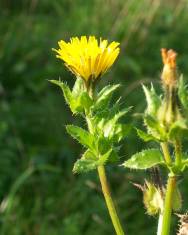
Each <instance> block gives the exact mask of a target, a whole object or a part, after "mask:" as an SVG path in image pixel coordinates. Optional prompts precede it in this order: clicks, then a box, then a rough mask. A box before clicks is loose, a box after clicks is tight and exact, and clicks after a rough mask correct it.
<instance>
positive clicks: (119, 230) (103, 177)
mask: <svg viewBox="0 0 188 235" xmlns="http://www.w3.org/2000/svg"><path fill="white" fill-rule="evenodd" d="M98 174H99V179H100V182H101V187H102V192H103V195H104V198H105V201H106V205H107V208H108V211H109V214H110V217H111V220H112V223H113V226H114V229H115V231H116V234H117V235H125V233H124V232H123V229H122V226H121V223H120V220H119V217H118V215H117V212H116V208H115V205H114V202H113V200H112V196H111V193H110V189H109V185H108V182H107V177H106V173H105V168H104V166H99V167H98Z"/></svg>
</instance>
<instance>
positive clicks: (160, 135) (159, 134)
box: [144, 115, 166, 141]
mask: <svg viewBox="0 0 188 235" xmlns="http://www.w3.org/2000/svg"><path fill="white" fill-rule="evenodd" d="M144 123H145V124H146V126H147V128H148V131H149V132H150V133H151V135H152V136H154V137H155V138H156V139H158V140H163V141H164V140H166V133H165V130H164V127H162V126H161V125H160V123H159V122H158V121H157V119H155V118H154V117H152V116H151V115H145V116H144Z"/></svg>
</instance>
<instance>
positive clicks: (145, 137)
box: [136, 128, 158, 142]
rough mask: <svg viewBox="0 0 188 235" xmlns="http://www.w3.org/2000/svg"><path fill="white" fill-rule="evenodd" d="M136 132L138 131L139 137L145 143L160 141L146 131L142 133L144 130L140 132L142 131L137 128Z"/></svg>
mask: <svg viewBox="0 0 188 235" xmlns="http://www.w3.org/2000/svg"><path fill="white" fill-rule="evenodd" d="M136 131H137V134H138V136H139V137H140V139H142V140H143V141H145V142H148V141H152V140H154V141H158V139H157V138H155V137H154V136H153V135H151V134H148V133H146V132H144V131H142V130H140V129H137V128H136Z"/></svg>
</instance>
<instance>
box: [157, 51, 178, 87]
mask: <svg viewBox="0 0 188 235" xmlns="http://www.w3.org/2000/svg"><path fill="white" fill-rule="evenodd" d="M161 56H162V60H163V64H164V67H163V71H162V75H161V79H162V82H163V85H164V86H171V87H175V86H176V84H177V67H176V57H177V53H176V52H175V51H174V50H172V49H170V50H167V49H165V48H162V49H161Z"/></svg>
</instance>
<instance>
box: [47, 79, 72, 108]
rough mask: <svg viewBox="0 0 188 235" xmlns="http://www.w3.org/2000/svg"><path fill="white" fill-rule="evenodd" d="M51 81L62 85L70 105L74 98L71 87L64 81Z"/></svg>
mask: <svg viewBox="0 0 188 235" xmlns="http://www.w3.org/2000/svg"><path fill="white" fill-rule="evenodd" d="M49 82H51V83H53V84H55V85H57V86H59V87H61V89H62V91H63V95H64V97H65V101H66V102H67V104H68V105H70V103H71V102H72V99H73V97H72V93H71V90H70V88H69V87H68V86H67V85H66V84H65V83H64V82H62V81H57V80H49Z"/></svg>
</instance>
